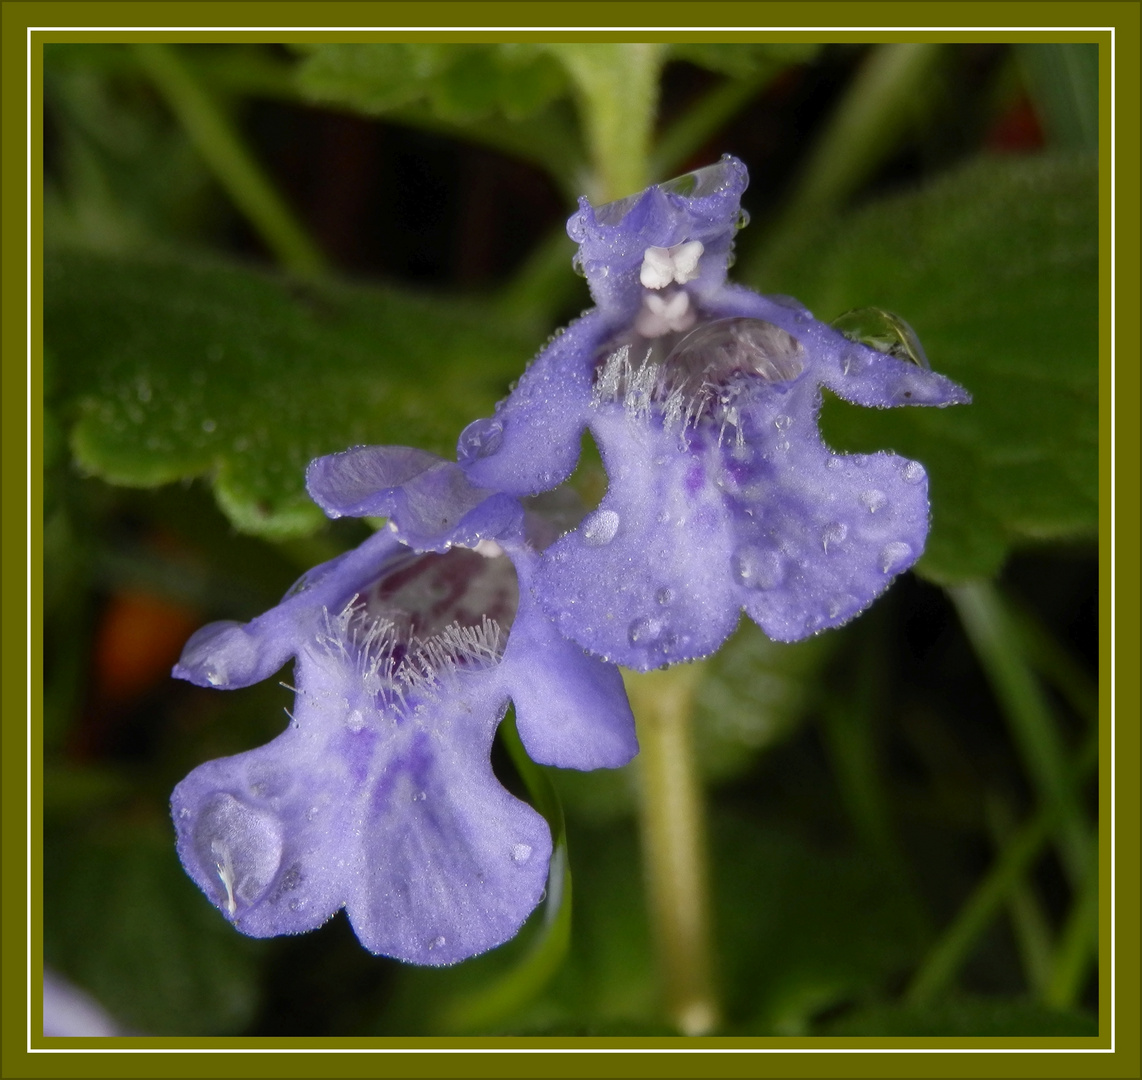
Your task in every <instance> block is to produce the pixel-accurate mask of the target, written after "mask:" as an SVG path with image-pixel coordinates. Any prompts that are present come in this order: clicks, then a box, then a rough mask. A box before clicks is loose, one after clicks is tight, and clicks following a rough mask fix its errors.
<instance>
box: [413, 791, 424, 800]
mask: <svg viewBox="0 0 1142 1080" xmlns="http://www.w3.org/2000/svg"><path fill="white" fill-rule="evenodd" d="M427 798H428V794H427V792H424V791H418V792H417V793H416V794H415V795H414V796H413V797H412V801H413V802H424V801H425V800H426V799H427Z"/></svg>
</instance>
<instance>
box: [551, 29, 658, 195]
mask: <svg viewBox="0 0 1142 1080" xmlns="http://www.w3.org/2000/svg"><path fill="white" fill-rule="evenodd" d="M550 48H551V50H552V52H553V54H554V55H555V56H556V57H557V58H558V59H559V61H560V63H562V64H563V67H564V68H565V69H566V71H567V73H568V75H570V76H571V81H572V82H573V83H574V85H575V90H576V101H577V103H578V107H579V118H580V124H581V126H582V128H583V132H584V135H585V142H586V144H587V151H588V154H589V156H590V160H591V169H592V176H591V177H590V178H589V180H588V183H587V195H588V197H589V198H590V200H591V202H593V203H595V204H599V203H606V202H611V201H613V200H614V199H620V198H622V197H623V196H625V195H633V194H635V193H636V192H639V191H641V190H642V189H643V188H644V187H646V185H647V183H648V182H649V180H650V176H649V172H650V142H651V136H652V133H653V130H654V121H655V117H656V115H657V111H658V79H659V75H660V74H661V72H662V65H663V63H664V62H665V58H666V46H665V45H662V44H632V43H614V44H612V43H607V42H592V43H590V44H560V45H552V46H550Z"/></svg>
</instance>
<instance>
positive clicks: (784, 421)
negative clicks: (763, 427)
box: [773, 416, 793, 431]
mask: <svg viewBox="0 0 1142 1080" xmlns="http://www.w3.org/2000/svg"><path fill="white" fill-rule="evenodd" d="M792 423H793V417H792V416H777V417H774V420H773V426H774V427H775V428H777V430H778V431H786V430H788V428H789V425H790V424H792Z"/></svg>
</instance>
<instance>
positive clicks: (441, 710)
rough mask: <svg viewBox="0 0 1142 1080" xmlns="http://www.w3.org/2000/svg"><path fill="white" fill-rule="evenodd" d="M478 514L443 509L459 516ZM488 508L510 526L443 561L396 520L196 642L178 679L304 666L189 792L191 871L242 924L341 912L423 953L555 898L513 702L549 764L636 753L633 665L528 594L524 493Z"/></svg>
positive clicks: (191, 782)
mask: <svg viewBox="0 0 1142 1080" xmlns="http://www.w3.org/2000/svg"><path fill="white" fill-rule="evenodd" d="M453 469H455V466H453ZM461 479H462V478H461ZM473 509H476V510H478V507H475V508H474V507H471V506H466V505H463V504H461V505H458V506H456V507H454V508H453V509H452V510H451V511H448V510H447V509H446V508H445V507H444V505H443V503H439V504H437V505H436V506H435V510H437V511H440V512H441V513H443V514H444V516H445V517H450V518H453V519H456V520H461V521H462V520H463V519H464V517H465V514H466V513H469V512H471V511H472V510H473ZM485 510H486V511H487V514H488V515H489V516H492V517H494V516H495V515H496V514H497V513H506V514H507V516H508V518H509V519H512V518H513V513H514V521H515V527H514V529H512V530H509V531H508V532H506V533H501V534H499V536H498V540H492V539H491V538H489V537H483V538H482V539H483V542H482V543H479V545H478V546H479V550H472V549H470V548H466V547H460V546H451V547H448V548H447V549H446V550H444V551H442V552H428V553H425V552H420V551H416V550H414V549H412V548H410V547H409V546H407V545H405V544H403V543H402V542H401V541H400V539H398V538H397V536H396V535H395V534H394V533H392V532H391V531H389V530H385V531H383V532H380V533H378V534H376V535H375V536H373V537H371V538H370V539H369V540H367V541H366V542H365V543H364V544H362V545H361V546H360V547H359V548H357V549H356V550H354V551H351V552H348V553H347V554H345V555H342V556H340V557H339V558H336V559H334V560H332V561H331V562H328V563H325V564H324V565H322V566H319V567H317V568H315V569H314V570H312V571H310V572H309V573H308V574H306V575H305V576H304V577H303V578H302V579H301V580H300V581H299V582H298V583H297V584H296V585H295V586H294V587H293V588H292V589H291V590H290V592H289V593H288V594H287V595H286V597H285V598H284V599H283V600H282V602H281V603H280V604H279V605H278V606H277V607H275V608H273V609H272V610H270V611H268V612H266V613H265V614H264V615H262V616H260V617H258V618H256V619H254V620H253V621H251V622H249V623H246V624H245V625H241V624H238V623H226V622H223V623H214V624H212V625H209V626H206V627H204V628H203V629H202V630H200V631H198V633H196V634H195V635H194V636H193V637H192V638H191V640H190V641H189V642H188V643H187V646H186V648H185V650H184V652H183V655H182V657H181V659H180V661H179V663H178V665H177V666H176V667H175V669H174V674H175V675H177V676H179V677H180V678H184V679H188V680H190V681H191V682H193V683H196V684H198V685H199V686H213V687H220V688H232V687H240V686H247V685H249V684H251V683H254V682H256V681H259V680H261V679H264V678H267V677H268V676H270V675H272V674H273V673H274V672H276V671H277V670H278V669H279V668H280V667H281V666H282V665H283V664H284V663H285V662H286V661H287V660H288V659H290V658H291V657H293V658H295V659H296V665H295V673H294V682H295V683H296V692H297V698H296V703H295V706H294V710H293V712H292V714H291V717H290V723H289V726H288V727H287V728H286V730H285V731H284V732H283V733H282V734H281V735H279V736H278V737H277V738H276V739H274V740H273V741H272V742H270V743H269V744H268V745H266V746H262V747H260V748H258V749H256V750H250V751H247V752H246V753H242V754H238V755H236V756H234V757H229V758H222V759H220V760H217V761H211V762H208V763H206V764H205V765H202V766H200V767H199V768H197V769H195V770H194V771H193V772H192V773H191V774H190V775H189V776H188V777H186V779H185V780H183V781H182V782H181V783H180V784H179V785H178V787H177V788H175V791H174V794H173V796H172V799H171V809H172V814H173V817H174V822H175V826H176V831H177V834H178V852H179V857H180V858H181V860H182V863H183V866H184V867H185V868H186V871H187V873H188V874H190V876H191V877H192V878H193V879H194V880H195V882H196V883H197V884H198V885H199V887H200V888H201V889H202V890H203V892H204V893H206V895H207V897H209V899H210V900H211V901H212V902H213V903H214V904H215V905H216V906H217V907H218V908H219V909H220V910H221V911H222V912H223V913H224V914H225V915H226V916H227V917H228V918H229V919H230V921H231V922H232V923H233V924H234V925H235V926H236V927H237V928H238V929H239V930H241V931H243V932H244V933H247V934H250V935H252V936H254V937H269V936H274V935H277V934H293V933H301V932H304V931H307V930H311V929H314V928H315V927H317V926H320V925H321V924H322V923H323V922H325V921H326V920H327V919H328V918H329V917H330V916H332V915H333V914H334V913H335V912H336V911H338V910H339V909H340V908H345V910H346V912H347V914H348V916H349V919H350V922H351V923H352V925H353V928H354V930H355V931H356V933H357V936H358V938H359V939H360V940H361V943H362V944H363V945H364V946H365V947H366V948H367V949H369V950H370V951H372V952H374V953H379V954H383V955H386V956H393V957H396V958H398V959H401V960H406V961H409V962H412V963H417V964H429V965H443V964H452V963H455V962H457V961H459V960H463V959H465V958H466V957H469V956H473V955H475V954H476V953H480V952H483V951H485V950H487V949H490V948H492V947H494V946H496V945H499V944H500V943H502V942H504V941H506V940H507V939H508V938H510V937H512V936H513V935H514V934H515V933H516V932H517V931H518V930H519V928H520V926H521V925H522V923H523V921H524V919H526V917H527V915H528V914H529V913H530V912H531V910H532V909H533V908H534V907H535V905H536V904H537V903H538V902H539V900H540V897H541V896H542V893H543V890H544V887H545V884H546V879H547V869H548V861H549V858H550V855H551V836H550V833H549V830H548V827H547V824H546V823H545V821H544V820H543V818H542V817H541V816H540V815H539V814H537V813H536V812H535V811H534V810H532V809H531V808H530V807H529V806H527V805H526V804H524V803H523V802H520V801H519V800H518V799H516V798H515V797H514V796H512V795H511V794H509V793H508V792H507V791H506V790H505V789H504V788H503V787H502V786H501V785H500V783H499V781H498V780H497V779H496V777H495V775H494V774H493V772H492V767H491V763H490V753H491V747H492V739H493V736H494V734H495V730H496V726H497V724H498V723H499V721H500V720H501V718H502V717H503V715H504V713H505V710H506V709H507V706H508V703H509V701H512V702H514V704H515V709H516V717H517V723H518V726H519V731H520V736H521V738H522V740H523V742H524V745H525V747H526V748H527V749H528V752H529V753H530V754H531V755H532V756H533V757H535V758H536V759H537V760H539V761H544V762H550V763H556V764H559V765H564V766H569V767H574V768H595V767H598V766H603V765H621V764H624V763H625V762H626V761H628V760H629V759H630V757H632V756H633V754H634V753H635V751H636V749H637V746H636V743H635V739H634V730H633V719H632V717H631V715H630V710H629V707H628V706H627V704H626V698H625V695H624V693H623V689H622V682H621V680H620V678H619V676H618V673H617V671H616V670H615V669H614V668H611V667H608V666H607V665H605V664H603V663H602V662H601V661H599V660H596V659H594V658H592V657H589V656H588V655H586V654H585V653H584V652H583V651H582V649H580V648H579V647H578V646H576V645H574V644H572V643H571V642H568V641H566V640H565V639H563V638H562V637H560V635H559V634H558V632H557V631H556V629H555V627H554V626H553V624H552V623H551V621H550V620H549V619H548V618H547V617H546V616H545V615H544V614H543V612H542V611H541V610H540V609H539V608H538V606H537V605H536V604H535V602H534V600H533V599H532V589H531V587H530V582H531V577H532V576H533V575H534V573H535V570H536V566H537V561H538V556H537V555H536V553H535V552H534V551H533V550H531V548H530V547H529V546H528V544H527V543H526V542H525V540H524V538H523V534H522V529H521V527H520V525H521V522H520V519H521V517H522V514H521V511H520V510H519V507H518V504H516V506H515V510H514V512H513V511H512V509H511V507H510V506H508V505H507V504H506V503H504V502H501V503H500V504H499V506H498V510H497V508H496V507H495V506H493V507H491V508H485Z"/></svg>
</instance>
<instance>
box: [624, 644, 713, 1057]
mask: <svg viewBox="0 0 1142 1080" xmlns="http://www.w3.org/2000/svg"><path fill="white" fill-rule="evenodd" d="M701 673H702V667H701V665H700V664H683V665H681V666H679V667H675V668H671V669H670V670H668V671H660V672H654V673H651V674H649V675H631V674H629V673H628V674H627V689H628V691H629V693H630V696H631V701H632V704H633V706H634V711H635V717H636V720H637V723H638V736H639V743H640V752H639V757H638V762H639V780H640V793H641V815H642V816H641V825H642V837H643V863H644V872H645V876H646V888H647V894H648V899H649V904H650V914H651V921H652V924H653V931H654V935H655V942H656V945H657V953H658V956H659V962H660V965H661V976H662V985H663V996H664V998H665V1005H666V1010H667V1013H668V1014H669V1016H670V1019H671V1021H672V1022H673V1023H674V1024H675V1025H676V1026H677V1028H678V1030H679V1031H681V1032H682V1033H683V1034H684V1035H705V1034H708V1033H709V1032H711V1031H712V1030H714V1028H716V1027H717V1025H718V1021H719V1009H718V1001H717V994H716V991H715V987H714V964H713V955H712V953H713V934H712V931H711V919H710V896H709V868H708V864H707V857H706V821H705V808H704V804H703V798H702V790H701V783H700V781H699V777H698V772H697V766H696V763H695V761H694V754H693V747H692V744H691V738H690V721H691V717H692V714H693V700H694V691H695V689H696V688H697V685H698V682H699V680H700V678H701Z"/></svg>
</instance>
